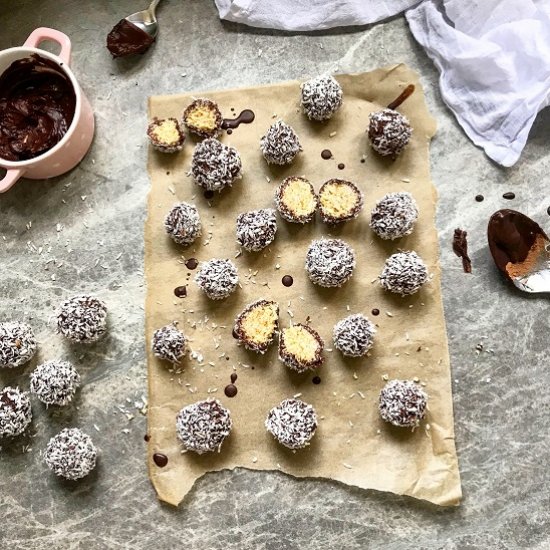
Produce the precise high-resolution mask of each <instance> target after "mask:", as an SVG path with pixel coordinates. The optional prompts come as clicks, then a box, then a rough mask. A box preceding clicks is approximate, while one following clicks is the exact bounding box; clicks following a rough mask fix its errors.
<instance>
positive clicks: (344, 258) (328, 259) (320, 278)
mask: <svg viewBox="0 0 550 550" xmlns="http://www.w3.org/2000/svg"><path fill="white" fill-rule="evenodd" d="M354 268H355V252H354V251H353V248H351V246H349V245H348V244H346V243H345V242H344V241H342V240H340V239H324V238H322V239H319V240H315V241H313V242H312V243H311V244H310V245H309V249H308V251H307V256H306V271H307V273H308V275H309V278H310V279H311V281H312V282H313V283H315V284H317V285H320V286H324V287H335V286H341V285H343V284H344V283H345V282H346V281H348V280H349V278H350V277H351V276H352V275H353V270H354Z"/></svg>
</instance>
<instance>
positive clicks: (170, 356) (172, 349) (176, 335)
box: [151, 323, 187, 365]
mask: <svg viewBox="0 0 550 550" xmlns="http://www.w3.org/2000/svg"><path fill="white" fill-rule="evenodd" d="M186 347H187V338H185V335H184V334H183V332H181V330H178V328H177V327H176V324H175V323H171V324H169V325H166V326H164V327H162V328H159V329H157V330H155V332H154V334H153V342H152V344H151V348H152V350H153V353H154V354H155V357H158V358H159V359H163V360H165V361H170V362H171V363H174V364H175V365H177V364H178V363H179V362H180V360H181V358H182V357H183V356H184V355H185V351H186Z"/></svg>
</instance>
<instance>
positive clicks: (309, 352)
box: [282, 325, 319, 362]
mask: <svg viewBox="0 0 550 550" xmlns="http://www.w3.org/2000/svg"><path fill="white" fill-rule="evenodd" d="M282 338H283V343H284V347H285V349H286V351H287V352H288V353H289V354H290V355H293V356H294V357H295V358H296V359H298V361H300V362H308V361H313V359H315V355H316V353H317V351H318V350H319V342H318V341H317V339H316V338H315V336H313V334H311V333H310V332H308V331H307V330H306V329H305V328H304V327H302V326H298V325H294V326H292V327H289V328H285V329H284V330H283V334H282Z"/></svg>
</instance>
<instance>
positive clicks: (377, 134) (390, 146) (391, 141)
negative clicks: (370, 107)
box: [368, 109, 412, 158]
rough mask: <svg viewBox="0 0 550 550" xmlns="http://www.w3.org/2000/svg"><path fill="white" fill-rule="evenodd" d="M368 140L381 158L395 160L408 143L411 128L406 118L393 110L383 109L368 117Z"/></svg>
mask: <svg viewBox="0 0 550 550" xmlns="http://www.w3.org/2000/svg"><path fill="white" fill-rule="evenodd" d="M369 119H370V121H369V130H368V132H369V140H370V143H371V146H372V148H373V149H374V150H375V151H376V152H377V153H378V154H380V155H382V156H385V157H386V156H391V157H393V158H395V157H396V156H397V155H399V154H400V153H401V151H402V150H403V149H404V148H405V146H406V145H407V144H408V143H409V140H410V139H411V135H412V128H411V124H410V122H409V120H408V119H407V117H405V116H403V115H402V114H401V113H398V112H397V111H394V110H393V109H383V110H382V111H377V112H375V113H371V114H370V115H369Z"/></svg>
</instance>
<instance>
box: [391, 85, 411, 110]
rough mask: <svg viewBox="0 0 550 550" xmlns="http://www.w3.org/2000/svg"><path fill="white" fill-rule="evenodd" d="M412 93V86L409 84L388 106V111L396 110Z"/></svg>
mask: <svg viewBox="0 0 550 550" xmlns="http://www.w3.org/2000/svg"><path fill="white" fill-rule="evenodd" d="M413 92H414V84H409V85H408V86H407V87H406V88H405V89H404V90H403V91H402V92H401V93H400V94H399V95H398V96H397V97H396V98H395V99H394V100H393V101H392V102H391V103H390V104H389V105H388V109H397V107H399V105H401V103H403V101H405V99H407V98H408V97H409V96H410V95H411V94H412V93H413Z"/></svg>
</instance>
